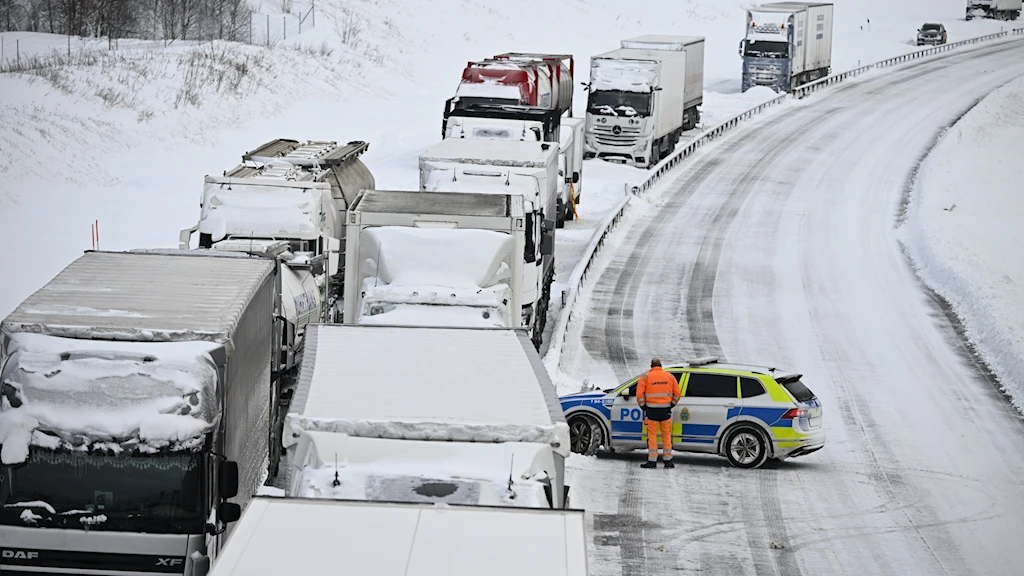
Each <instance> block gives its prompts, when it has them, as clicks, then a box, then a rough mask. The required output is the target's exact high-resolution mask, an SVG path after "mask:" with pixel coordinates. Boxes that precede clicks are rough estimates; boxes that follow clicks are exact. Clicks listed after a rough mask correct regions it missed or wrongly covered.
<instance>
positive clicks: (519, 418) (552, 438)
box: [283, 324, 570, 508]
mask: <svg viewBox="0 0 1024 576" xmlns="http://www.w3.org/2000/svg"><path fill="white" fill-rule="evenodd" d="M304 430H312V431H324V432H338V433H343V434H348V435H350V436H359V437H376V438H390V439H396V440H437V441H446V442H484V443H493V442H526V443H531V444H545V445H548V446H550V448H551V450H552V453H553V454H554V456H555V466H556V470H555V471H554V472H553V474H552V478H551V484H552V493H553V498H554V507H556V508H561V507H564V502H565V500H566V493H567V492H568V487H566V486H565V471H564V465H565V458H566V457H568V456H569V451H570V446H569V428H568V425H567V424H566V422H565V416H564V415H563V413H562V409H561V405H560V404H559V402H558V398H557V396H556V394H555V387H554V385H553V384H552V383H551V379H550V377H549V376H548V373H547V370H546V369H545V368H544V365H543V364H542V362H541V359H540V355H538V354H537V351H536V350H535V349H534V347H533V346H532V345H531V343H530V340H529V336H528V334H527V333H526V332H525V331H524V330H505V329H483V328H481V329H478V328H423V327H391V326H361V325H357V324H330V325H328V324H321V325H314V326H313V327H312V328H311V331H310V334H309V340H308V341H307V343H306V354H305V355H304V357H303V358H302V368H301V369H300V371H299V382H298V385H297V388H296V392H295V397H294V399H293V401H292V404H291V408H290V410H289V413H288V415H287V417H286V420H285V433H284V435H283V440H284V446H285V447H286V448H289V447H291V446H293V445H294V444H296V443H297V442H298V439H299V437H300V436H301V433H302V432H303V431H304ZM292 457H294V455H292V454H290V455H289V462H291V460H290V459H291V458H292Z"/></svg>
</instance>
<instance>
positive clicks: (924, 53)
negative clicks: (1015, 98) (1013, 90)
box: [792, 29, 1024, 99]
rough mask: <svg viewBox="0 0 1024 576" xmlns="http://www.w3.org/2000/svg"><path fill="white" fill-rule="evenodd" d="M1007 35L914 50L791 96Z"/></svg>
mask: <svg viewBox="0 0 1024 576" xmlns="http://www.w3.org/2000/svg"><path fill="white" fill-rule="evenodd" d="M1022 31H1024V29H1022ZM1013 33H1014V34H1017V31H1016V30H1015V31H1014V32H1013ZM1007 35H1008V33H1007V32H997V33H995V34H988V35H986V36H978V37H977V38H968V39H967V40H961V41H960V42H954V43H952V44H941V45H939V46H934V47H932V48H926V49H924V50H916V51H914V52H911V53H909V54H903V55H901V56H895V57H893V58H886V59H885V60H882V61H880V62H875V63H874V64H868V65H867V66H861V67H860V68H854V69H853V70H847V71H846V72H840V73H839V74H833V75H831V76H826V77H824V78H821V79H819V80H815V81H814V82H810V83H807V84H804V85H802V86H800V87H798V88H794V89H793V92H792V94H793V96H794V97H796V98H800V99H803V98H804V97H806V96H807V95H808V94H810V93H811V92H816V91H818V90H820V89H822V88H824V87H826V86H831V85H833V84H838V83H839V82H843V81H845V80H848V79H850V78H853V77H854V76H860V75H861V74H863V73H865V72H867V71H868V70H873V69H881V68H889V67H890V66H896V65H897V64H903V63H904V62H910V61H911V60H917V59H918V58H925V57H928V56H934V55H935V54H941V53H943V52H948V51H950V50H955V49H957V48H960V47H962V46H967V45H969V44H978V43H980V42H988V41H989V40H995V39H996V38H1002V37H1003V36H1007Z"/></svg>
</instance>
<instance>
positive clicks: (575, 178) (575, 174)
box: [572, 172, 580, 184]
mask: <svg viewBox="0 0 1024 576" xmlns="http://www.w3.org/2000/svg"><path fill="white" fill-rule="evenodd" d="M572 183H573V184H579V183H580V173H579V172H573V173H572Z"/></svg>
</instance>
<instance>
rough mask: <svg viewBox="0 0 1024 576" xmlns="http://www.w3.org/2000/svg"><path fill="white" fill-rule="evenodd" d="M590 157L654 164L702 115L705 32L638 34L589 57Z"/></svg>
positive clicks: (587, 145)
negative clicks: (616, 46)
mask: <svg viewBox="0 0 1024 576" xmlns="http://www.w3.org/2000/svg"><path fill="white" fill-rule="evenodd" d="M587 89H588V92H589V94H588V96H587V125H586V139H585V148H586V154H587V156H589V157H597V158H606V159H609V160H614V161H620V162H626V163H629V164H634V165H637V166H645V167H647V168H651V167H653V166H655V165H656V164H657V163H658V162H660V161H661V159H662V158H663V157H665V156H666V155H668V154H670V153H671V152H672V151H673V150H675V146H676V144H677V143H678V142H679V138H680V136H681V135H682V133H683V131H685V130H691V129H693V128H694V127H695V126H696V125H697V122H699V121H700V110H699V108H698V107H699V106H700V105H701V104H702V103H703V101H704V100H703V98H704V38H703V37H698V36H640V37H637V38H631V39H628V40H623V41H622V42H621V48H619V49H618V50H613V51H611V52H606V53H604V54H599V55H597V56H594V57H593V58H591V59H590V83H589V84H588V85H587Z"/></svg>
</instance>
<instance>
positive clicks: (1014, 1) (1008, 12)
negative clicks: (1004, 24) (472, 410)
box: [967, 0, 1021, 20]
mask: <svg viewBox="0 0 1024 576" xmlns="http://www.w3.org/2000/svg"><path fill="white" fill-rule="evenodd" d="M1020 14H1021V0H967V19H968V20H973V19H974V17H975V16H981V17H983V18H994V19H996V20H1016V19H1017V18H1020Z"/></svg>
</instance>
